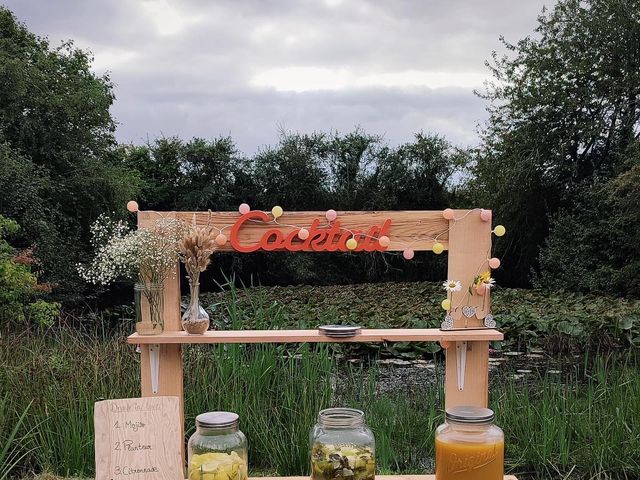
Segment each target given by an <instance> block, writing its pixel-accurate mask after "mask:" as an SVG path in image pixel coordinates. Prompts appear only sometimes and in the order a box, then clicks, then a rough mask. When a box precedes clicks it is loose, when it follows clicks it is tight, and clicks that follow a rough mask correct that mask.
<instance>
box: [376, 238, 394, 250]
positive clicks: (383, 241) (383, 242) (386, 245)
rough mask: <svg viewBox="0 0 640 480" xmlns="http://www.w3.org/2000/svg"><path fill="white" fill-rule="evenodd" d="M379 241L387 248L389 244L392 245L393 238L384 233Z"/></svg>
mask: <svg viewBox="0 0 640 480" xmlns="http://www.w3.org/2000/svg"><path fill="white" fill-rule="evenodd" d="M378 243H379V244H380V246H381V247H382V248H387V247H388V246H389V245H391V240H389V237H387V236H386V235H383V236H381V237H380V238H379V239H378Z"/></svg>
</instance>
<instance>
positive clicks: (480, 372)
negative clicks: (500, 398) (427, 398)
mask: <svg viewBox="0 0 640 480" xmlns="http://www.w3.org/2000/svg"><path fill="white" fill-rule="evenodd" d="M458 343H462V342H458ZM466 345H467V350H466V362H465V363H466V365H465V370H464V389H463V390H460V389H459V388H458V387H459V382H458V359H459V358H460V353H459V349H457V348H456V342H451V344H450V345H448V347H449V348H447V354H446V358H447V360H446V361H447V364H446V373H445V388H444V390H445V408H450V407H455V406H457V405H474V406H478V407H486V406H487V404H488V402H489V342H471V341H470V342H467V343H466Z"/></svg>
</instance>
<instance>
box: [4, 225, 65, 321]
mask: <svg viewBox="0 0 640 480" xmlns="http://www.w3.org/2000/svg"><path fill="white" fill-rule="evenodd" d="M19 229H20V227H19V225H18V224H17V223H16V222H14V221H13V220H10V219H8V218H5V217H3V216H2V215H0V322H2V323H7V322H9V323H17V322H25V321H33V322H34V323H36V324H37V325H40V326H47V325H51V324H52V323H53V321H54V320H55V318H57V317H58V316H59V315H60V305H59V304H58V303H50V302H46V301H44V300H42V299H38V298H37V296H38V295H39V294H40V293H42V292H43V291H46V290H47V289H48V286H47V285H46V284H38V279H37V277H36V275H35V274H34V273H33V272H32V271H31V265H33V264H35V263H36V260H35V259H34V258H33V257H32V256H31V253H30V251H29V250H26V251H23V252H21V254H20V255H16V250H15V249H14V248H13V247H12V246H11V245H10V244H9V242H7V240H5V237H6V236H8V235H13V234H15V233H17V232H18V230H19Z"/></svg>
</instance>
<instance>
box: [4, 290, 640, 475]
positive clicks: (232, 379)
mask: <svg viewBox="0 0 640 480" xmlns="http://www.w3.org/2000/svg"><path fill="white" fill-rule="evenodd" d="M229 305H230V306H229V307H228V308H227V310H226V312H225V316H226V318H227V328H240V327H241V326H242V325H246V324H247V323H246V322H248V319H249V318H250V319H251V322H252V325H253V326H256V327H258V328H282V327H283V326H284V325H290V324H291V323H292V322H295V321H297V319H291V318H288V317H287V312H286V311H285V310H284V309H283V308H282V306H281V304H279V303H275V302H273V301H272V300H271V299H270V298H269V297H268V296H266V295H264V296H260V295H257V296H255V297H254V298H253V299H252V303H251V304H250V305H249V306H247V305H246V304H245V305H244V306H243V308H242V309H240V308H237V306H234V305H237V303H235V302H230V303H229ZM303 323H304V322H299V324H303ZM128 328H130V325H123V332H122V333H121V334H119V335H108V334H106V333H105V332H104V331H103V330H101V329H99V328H96V329H92V330H91V331H81V330H79V329H77V328H71V327H57V328H55V329H51V330H49V331H48V332H45V333H44V334H37V335H36V334H34V333H33V332H13V333H10V332H7V333H4V334H3V335H2V336H1V337H0V365H2V369H0V392H2V393H3V394H5V395H8V396H7V397H6V400H5V403H4V404H3V405H2V406H1V407H2V408H1V409H0V417H1V416H2V415H4V417H2V425H3V432H2V434H5V430H4V426H9V427H11V426H14V425H17V424H18V423H19V417H20V415H21V414H22V413H23V412H24V409H25V407H26V406H27V405H29V403H30V402H33V403H32V405H31V407H30V408H29V410H28V412H27V413H26V415H25V416H24V424H25V428H24V429H22V430H24V431H31V433H30V434H29V436H28V437H29V440H28V441H29V442H32V443H31V444H28V443H27V441H26V440H25V441H24V443H22V445H23V446H24V448H21V450H20V452H21V456H22V458H21V462H20V463H21V466H22V467H23V469H24V470H33V471H42V470H44V471H48V472H52V473H56V474H59V475H63V476H68V475H79V476H91V475H92V473H93V469H94V464H93V462H94V460H93V459H94V452H93V405H94V402H95V401H97V400H100V399H103V398H122V397H132V396H137V395H138V394H139V378H138V375H139V374H138V371H139V356H138V354H136V353H135V350H134V347H132V346H131V345H127V344H126V341H125V335H124V331H126V330H128ZM183 355H184V374H185V394H186V397H185V410H186V411H185V414H186V419H185V422H186V424H185V426H186V431H187V434H190V433H191V432H192V431H193V423H194V422H193V420H194V417H195V415H197V414H198V413H200V412H203V411H209V410H214V409H226V410H233V411H236V412H238V413H239V414H240V416H241V422H242V423H241V428H242V429H243V431H244V432H245V433H246V434H247V436H248V438H249V443H250V463H251V468H252V470H253V471H254V472H255V471H263V472H269V473H274V474H279V475H293V474H297V475H301V474H304V473H306V472H307V471H308V459H307V455H308V444H307V442H308V432H309V429H310V428H311V426H312V424H313V423H314V421H315V416H316V414H317V412H318V410H320V409H322V408H325V407H328V406H337V405H347V406H352V407H357V408H361V409H363V410H364V411H365V412H366V413H367V421H368V423H369V424H370V425H371V427H372V429H373V430H374V432H375V435H376V440H377V445H378V449H377V457H378V465H379V470H380V472H382V473H425V472H430V471H432V466H433V465H432V459H433V435H434V431H435V428H436V426H437V425H438V424H439V423H440V422H441V421H442V412H441V406H442V379H438V380H439V381H438V382H437V383H436V385H437V386H435V387H433V388H432V389H427V390H421V391H420V392H412V391H403V392H397V393H395V394H384V395H379V394H377V393H376V389H375V384H376V376H377V372H376V369H375V368H373V369H371V368H355V367H347V366H346V365H345V364H344V363H341V362H337V361H336V360H335V355H334V351H333V350H332V347H331V345H300V346H282V345H227V346H224V345H204V346H195V345H193V346H187V347H185V349H184V353H183ZM585 364H587V365H588V366H589V368H587V369H585V368H583V367H581V368H579V369H578V368H576V369H574V370H569V373H567V374H565V375H564V376H562V377H561V378H557V377H558V376H557V375H550V374H549V375H542V376H531V377H530V378H529V379H528V380H527V379H520V380H515V379H512V378H509V377H504V376H502V377H498V378H494V380H493V381H492V388H491V400H490V401H491V406H492V407H493V408H494V409H495V410H496V412H497V415H498V423H499V424H500V425H501V426H502V427H503V429H504V430H505V433H506V436H507V437H506V438H507V466H508V468H509V470H510V471H512V472H513V473H516V474H518V475H519V476H521V477H522V478H527V477H526V476H525V475H526V474H529V478H572V479H591V478H594V479H595V478H601V479H628V478H639V477H640V455H639V454H638V452H640V363H639V362H638V357H637V356H635V357H634V356H633V355H632V354H629V355H627V356H626V357H624V359H622V360H621V359H620V358H613V357H604V356H599V357H597V358H596V359H595V361H592V360H591V359H586V360H585ZM436 371H438V369H436ZM336 387H337V388H336ZM3 398H4V397H3ZM10 431H11V430H7V432H10ZM3 438H6V435H4V436H0V440H2V439H3ZM21 442H22V439H21V440H20V441H19V443H21ZM11 443H12V444H13V445H15V444H16V441H14V440H12V441H11ZM2 446H3V444H2V443H0V448H2ZM22 454H26V455H22ZM13 458H17V457H15V456H14V457H13Z"/></svg>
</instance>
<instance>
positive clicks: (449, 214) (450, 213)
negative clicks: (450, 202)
mask: <svg viewBox="0 0 640 480" xmlns="http://www.w3.org/2000/svg"><path fill="white" fill-rule="evenodd" d="M442 216H443V217H444V218H445V220H453V217H454V216H455V212H454V211H453V210H451V209H450V208H446V209H445V210H444V211H443V212H442Z"/></svg>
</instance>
